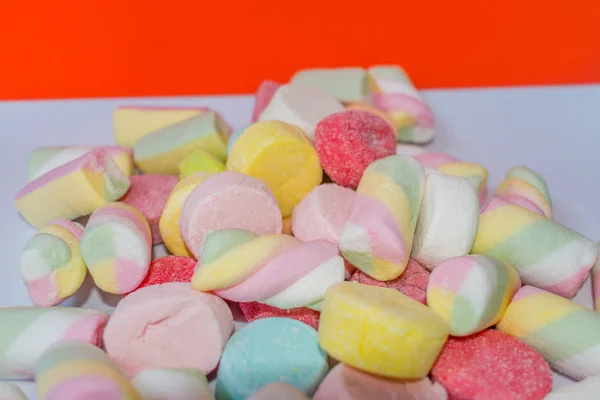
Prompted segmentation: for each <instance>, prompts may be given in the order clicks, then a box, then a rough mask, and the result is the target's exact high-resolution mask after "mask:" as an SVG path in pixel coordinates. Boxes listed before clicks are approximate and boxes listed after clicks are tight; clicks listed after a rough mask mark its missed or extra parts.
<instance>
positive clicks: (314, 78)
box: [290, 67, 379, 102]
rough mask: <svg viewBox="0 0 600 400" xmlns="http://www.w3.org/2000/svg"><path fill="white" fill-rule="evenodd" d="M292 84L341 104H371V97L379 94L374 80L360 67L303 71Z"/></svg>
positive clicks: (294, 77)
mask: <svg viewBox="0 0 600 400" xmlns="http://www.w3.org/2000/svg"><path fill="white" fill-rule="evenodd" d="M290 83H291V84H293V85H302V86H311V87H314V88H316V89H319V90H322V91H323V92H325V93H327V94H329V95H330V96H333V97H334V98H336V99H337V100H338V101H341V102H356V101H367V102H370V101H371V95H372V94H373V93H378V92H379V88H378V86H377V84H376V83H375V81H374V79H373V78H372V77H371V76H370V75H369V74H367V72H366V71H365V70H364V69H363V68H359V67H345V68H312V69H303V70H300V71H298V72H296V73H295V74H294V76H292V79H291V80H290Z"/></svg>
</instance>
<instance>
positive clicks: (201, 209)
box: [179, 171, 282, 258]
mask: <svg viewBox="0 0 600 400" xmlns="http://www.w3.org/2000/svg"><path fill="white" fill-rule="evenodd" d="M179 221H180V230H181V236H182V237H183V240H184V241H185V244H186V245H187V248H188V249H189V250H190V251H191V253H192V254H193V255H194V256H195V257H196V258H198V254H199V250H200V243H201V242H202V240H203V239H204V235H205V234H206V233H207V232H209V231H213V230H219V229H229V228H238V229H246V230H249V231H252V232H255V233H257V234H259V235H268V234H272V233H281V228H282V226H281V225H282V218H281V213H280V212H279V207H278V206H277V200H276V199H275V197H274V196H273V193H272V192H271V190H270V189H269V187H268V186H267V185H265V183H264V182H262V181H261V180H260V179H257V178H254V177H251V176H248V175H245V174H241V173H239V172H233V171H227V172H221V173H219V174H215V175H213V176H210V177H208V178H206V179H204V180H203V181H202V182H201V183H199V184H198V185H197V186H196V187H195V188H194V189H193V190H192V191H191V192H190V194H189V195H188V196H187V198H186V199H185V202H184V203H183V207H182V208H181V217H180V220H179Z"/></svg>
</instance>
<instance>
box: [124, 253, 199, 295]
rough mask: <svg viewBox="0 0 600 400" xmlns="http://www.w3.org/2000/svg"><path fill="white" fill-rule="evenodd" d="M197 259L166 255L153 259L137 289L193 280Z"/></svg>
mask: <svg viewBox="0 0 600 400" xmlns="http://www.w3.org/2000/svg"><path fill="white" fill-rule="evenodd" d="M196 263H197V261H196V259H195V258H193V257H185V256H164V257H160V258H157V259H156V260H154V261H152V263H151V264H150V268H149V269H148V274H147V275H146V278H144V280H143V281H142V283H140V285H139V286H138V287H137V288H136V289H135V290H138V289H141V288H143V287H146V286H152V285H160V284H161V283H169V282H191V280H192V276H193V275H194V270H195V269H196Z"/></svg>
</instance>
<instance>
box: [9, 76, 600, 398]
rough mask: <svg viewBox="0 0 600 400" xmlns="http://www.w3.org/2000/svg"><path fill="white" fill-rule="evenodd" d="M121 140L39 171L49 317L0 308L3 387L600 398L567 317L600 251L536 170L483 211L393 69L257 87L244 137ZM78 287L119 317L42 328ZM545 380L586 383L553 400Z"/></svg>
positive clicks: (506, 184)
mask: <svg viewBox="0 0 600 400" xmlns="http://www.w3.org/2000/svg"><path fill="white" fill-rule="evenodd" d="M114 124H115V131H114V134H115V139H116V144H117V147H97V148H76V147H53V148H42V149H38V150H35V151H34V152H32V153H31V156H30V159H29V177H30V182H29V184H27V185H26V186H25V187H24V188H23V189H22V190H21V191H20V192H19V193H18V194H17V196H16V199H15V204H16V207H17V209H18V210H19V212H20V213H21V214H22V216H23V217H24V218H25V219H26V220H27V221H28V222H29V223H30V224H32V225H33V226H35V227H37V228H39V231H38V232H37V233H36V234H35V235H34V236H33V237H32V238H31V239H30V240H29V241H28V242H27V244H26V245H25V248H24V249H23V252H22V255H21V272H22V276H23V281H24V283H25V285H26V286H27V289H28V292H29V295H30V297H31V300H32V301H33V302H34V303H35V304H37V305H38V306H37V307H10V308H4V309H0V326H1V327H2V330H1V331H0V379H35V380H36V382H37V388H38V393H39V398H40V399H41V400H71V399H73V400H76V399H88V400H94V399H102V400H113V399H114V400H117V399H144V400H159V399H162V400H193V399H198V400H202V399H213V398H215V397H216V399H217V400H228V399H233V400H237V399H247V398H251V399H254V400H260V399H291V400H293V399H298V400H300V399H307V398H308V397H307V396H314V397H313V398H314V399H317V400H328V399H340V400H341V399H352V400H373V399H378V400H379V399H413V400H414V399H423V400H443V399H455V400H486V399H522V400H536V399H544V398H546V399H560V398H565V399H566V398H569V399H587V398H595V397H593V396H595V395H596V394H597V393H596V392H598V390H599V389H600V317H599V316H598V314H596V312H595V311H592V310H589V309H587V308H585V307H583V306H580V305H578V304H576V303H574V302H573V301H572V300H571V299H572V298H573V296H574V295H575V294H576V293H577V291H578V290H579V288H580V287H581V285H582V283H583V281H584V280H585V279H586V277H587V276H588V274H589V272H590V270H591V269H592V267H593V265H594V263H595V261H596V258H597V253H598V248H597V245H596V244H595V243H593V242H592V241H591V240H589V239H587V238H585V237H583V236H582V235H580V234H578V233H576V232H574V231H572V230H570V229H569V228H567V227H565V226H563V225H561V224H559V223H558V222H556V221H554V220H553V219H552V202H551V199H550V194H549V191H548V188H547V186H546V183H545V181H544V180H543V179H542V178H541V177H540V176H539V175H538V174H537V173H535V172H534V171H532V170H531V169H529V168H527V167H524V166H517V167H514V168H512V169H510V170H509V171H508V173H507V174H506V177H505V180H504V181H503V182H502V183H501V184H500V186H499V187H498V188H497V189H496V191H495V192H494V195H493V197H492V198H491V200H489V201H487V197H488V196H487V170H486V169H485V168H484V167H483V166H481V165H477V164H473V163H469V162H463V161H460V160H458V159H456V158H454V157H452V156H449V155H446V154H440V153H427V152H426V151H425V150H424V148H421V147H418V146H416V145H415V144H424V143H426V142H428V141H430V140H432V139H433V135H434V123H433V117H432V113H431V112H430V110H429V108H428V107H427V105H426V104H425V102H424V101H423V99H422V98H421V96H420V95H419V93H418V92H417V91H416V89H415V88H414V87H413V85H412V84H411V82H410V80H409V79H408V77H407V75H406V74H405V73H404V71H403V70H402V69H400V68H398V67H394V66H377V67H372V68H369V69H368V70H364V69H362V68H341V69H311V70H304V71H300V72H298V73H297V74H296V75H294V76H293V78H292V79H291V82H290V83H289V84H286V85H280V84H278V83H276V82H272V81H265V82H263V84H261V86H260V87H259V89H258V92H257V94H256V103H255V110H254V114H253V121H252V124H251V125H249V126H247V127H244V128H242V129H239V130H237V131H235V132H234V131H233V129H232V128H231V127H230V126H229V125H228V124H227V123H226V122H225V121H224V120H223V118H222V117H221V116H220V115H219V114H218V113H217V112H215V111H213V110H210V109H207V108H159V107H156V108H152V107H122V108H119V109H117V110H116V111H115V113H114ZM398 142H403V143H406V142H410V143H413V144H411V145H409V144H397V143H398ZM136 172H139V173H137V174H136ZM177 175H178V176H177ZM88 215H89V219H88V220H87V223H86V224H85V226H84V225H82V224H80V223H79V222H75V221H74V220H76V219H78V218H80V217H84V216H88ZM79 221H81V220H79ZM160 243H164V245H165V246H166V248H167V249H168V251H169V252H170V253H171V255H168V256H165V257H160V258H157V259H154V260H153V259H152V246H153V245H156V244H160ZM597 269H598V271H600V265H599V266H598V268H597ZM88 271H89V273H90V275H91V277H92V278H93V281H94V282H95V284H96V286H97V287H98V288H99V289H101V290H102V291H105V292H108V293H113V294H120V295H122V296H123V298H122V300H121V301H120V302H119V304H118V305H117V307H116V309H115V310H114V313H113V314H112V315H111V316H110V317H109V315H107V314H106V313H104V312H100V311H96V310H89V309H81V308H70V307H53V306H55V305H57V304H60V303H61V302H62V301H64V300H65V299H67V298H68V297H69V296H72V295H73V294H74V293H76V291H77V290H78V289H79V288H80V286H81V285H82V283H83V281H84V278H85V277H86V274H87V272H88ZM598 271H596V272H597V273H600V272H598ZM593 277H596V276H593ZM596 278H597V279H596V280H595V283H596V284H598V285H600V276H597V277H596ZM522 285H523V286H522ZM596 289H597V290H596V291H595V293H596V294H599V293H600V287H596ZM597 304H598V306H600V302H599V303H597ZM232 307H233V308H234V309H235V308H237V307H239V309H241V312H242V314H243V318H244V319H245V320H246V321H248V322H250V323H249V324H248V325H247V326H245V327H243V328H242V329H240V330H238V331H237V332H235V333H233V331H234V314H233V313H232V311H231V310H232ZM240 318H241V317H240ZM217 366H218V368H217ZM550 368H553V369H555V370H556V371H559V372H562V373H564V374H566V375H568V376H570V377H572V378H574V379H576V380H582V382H581V383H578V384H574V385H572V386H570V387H565V388H561V389H559V390H556V391H555V392H553V393H550V392H551V389H552V372H551V369H550ZM215 371H216V372H215ZM211 373H213V374H215V375H216V388H215V389H214V390H212V389H211V388H209V383H208V381H209V379H207V376H208V375H209V374H211ZM213 377H214V376H213ZM213 377H211V379H212V378H213ZM586 396H588V397H586ZM589 396H592V397H589ZM0 398H1V399H4V400H17V399H20V400H22V399H24V398H25V396H24V395H23V393H22V392H21V391H20V389H18V387H16V386H14V385H12V384H8V383H0Z"/></svg>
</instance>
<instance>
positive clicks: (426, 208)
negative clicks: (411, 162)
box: [411, 173, 479, 271]
mask: <svg viewBox="0 0 600 400" xmlns="http://www.w3.org/2000/svg"><path fill="white" fill-rule="evenodd" d="M478 223H479V198H478V197H477V192H476V191H475V187H474V186H473V185H472V184H471V182H469V181H468V180H467V179H465V178H461V177H457V176H452V175H446V174H441V173H432V174H428V175H427V176H426V178H425V189H424V192H423V200H422V201H421V209H420V211H419V219H418V220H417V228H416V230H415V236H414V240H413V246H412V255H411V257H413V258H414V259H415V260H417V261H418V262H420V263H421V264H422V265H423V266H425V267H426V268H427V269H429V270H430V271H431V270H433V269H434V268H435V267H436V266H437V265H438V264H439V263H440V262H442V261H443V260H446V259H448V258H452V257H457V256H463V255H465V254H469V252H470V251H471V246H473V241H474V240H475V235H477V225H478Z"/></svg>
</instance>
